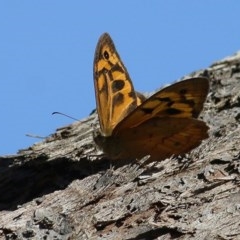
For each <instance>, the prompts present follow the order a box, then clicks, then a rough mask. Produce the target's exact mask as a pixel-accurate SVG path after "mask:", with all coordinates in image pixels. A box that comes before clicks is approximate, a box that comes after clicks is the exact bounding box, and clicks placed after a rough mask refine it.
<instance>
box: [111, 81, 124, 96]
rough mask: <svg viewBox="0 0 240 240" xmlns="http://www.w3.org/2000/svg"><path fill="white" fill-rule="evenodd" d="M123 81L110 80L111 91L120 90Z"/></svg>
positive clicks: (122, 86)
mask: <svg viewBox="0 0 240 240" xmlns="http://www.w3.org/2000/svg"><path fill="white" fill-rule="evenodd" d="M124 85H125V83H124V81H123V80H115V81H113V82H112V91H113V93H116V92H118V91H121V90H122V89H123V88H124Z"/></svg>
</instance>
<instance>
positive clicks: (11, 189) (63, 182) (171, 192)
mask: <svg viewBox="0 0 240 240" xmlns="http://www.w3.org/2000/svg"><path fill="white" fill-rule="evenodd" d="M197 76H206V77H209V78H210V82H211V89H210V93H209V95H208V98H207V101H206V103H205V107H204V110H203V112H202V115H201V118H203V119H204V121H206V122H207V124H208V126H209V127H210V130H209V138H208V139H207V140H205V141H203V142H202V144H201V145H200V146H199V147H198V148H196V149H194V150H193V151H191V152H190V153H189V154H186V156H184V157H181V158H180V157H178V158H171V159H166V160H164V161H161V162H157V163H150V164H144V163H145V162H146V160H147V158H144V159H142V160H141V161H139V162H126V163H116V162H110V161H109V160H108V159H106V158H105V157H104V155H103V154H102V153H101V151H99V150H98V149H97V147H96V146H95V144H94V142H93V138H92V134H93V131H94V130H95V129H96V128H97V127H98V122H97V115H96V114H95V113H93V114H92V115H90V116H89V117H88V118H87V119H85V120H82V121H79V122H75V123H73V124H71V125H69V126H66V127H62V128H59V129H57V130H56V132H55V133H54V134H52V135H51V136H49V137H48V138H46V139H45V140H44V141H42V142H39V143H37V144H34V145H33V146H31V147H29V148H28V149H24V150H20V151H19V152H18V154H16V155H12V156H5V157H0V238H1V239H240V184H239V183H240V160H239V159H240V53H238V54H235V55H234V56H231V57H228V58H226V59H223V60H222V61H219V62H216V63H214V64H213V65H211V66H210V67H209V68H207V69H204V70H201V71H197V72H194V73H192V74H190V75H189V76H187V77H185V78H188V77H197Z"/></svg>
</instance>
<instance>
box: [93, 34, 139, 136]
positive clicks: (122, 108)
mask: <svg viewBox="0 0 240 240" xmlns="http://www.w3.org/2000/svg"><path fill="white" fill-rule="evenodd" d="M94 86H95V95H96V102H97V111H98V116H99V122H100V128H101V133H102V135H103V136H110V135H111V134H112V131H113V129H114V128H115V126H116V125H117V124H118V123H119V122H120V121H121V120H122V119H124V117H125V116H126V115H127V114H128V113H130V112H131V111H132V110H133V109H135V108H136V107H137V105H139V104H140V102H142V100H140V98H139V97H138V96H137V94H136V93H135V91H134V88H133V85H132V82H131V79H130V77H129V74H128V72H127V69H126V68H125V66H124V64H123V62H122V61H121V58H120V57H119V55H118V52H117V50H116V48H115V46H114V43H113V41H112V39H111V37H110V36H109V35H108V34H107V33H104V34H103V35H102V36H101V37H100V39H99V41H98V44H97V47H96V51H95V58H94Z"/></svg>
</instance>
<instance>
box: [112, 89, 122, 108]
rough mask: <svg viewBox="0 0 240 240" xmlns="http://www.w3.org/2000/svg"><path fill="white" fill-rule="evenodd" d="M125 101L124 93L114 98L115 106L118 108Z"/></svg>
mask: <svg viewBox="0 0 240 240" xmlns="http://www.w3.org/2000/svg"><path fill="white" fill-rule="evenodd" d="M123 100H124V96H123V94H122V93H120V92H119V93H117V94H116V95H115V96H114V97H113V106H117V105H120V104H122V103H123Z"/></svg>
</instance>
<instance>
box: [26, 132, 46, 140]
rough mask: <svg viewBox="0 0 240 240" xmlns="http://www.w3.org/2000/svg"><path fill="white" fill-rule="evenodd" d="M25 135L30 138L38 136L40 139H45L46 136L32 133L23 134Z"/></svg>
mask: <svg viewBox="0 0 240 240" xmlns="http://www.w3.org/2000/svg"><path fill="white" fill-rule="evenodd" d="M25 135H26V136H27V137H31V138H40V139H45V138H47V137H42V136H38V135H33V134H28V133H27V134H25Z"/></svg>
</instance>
